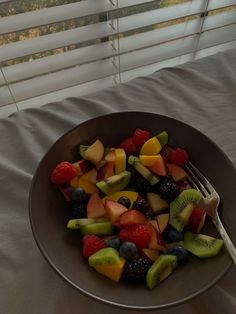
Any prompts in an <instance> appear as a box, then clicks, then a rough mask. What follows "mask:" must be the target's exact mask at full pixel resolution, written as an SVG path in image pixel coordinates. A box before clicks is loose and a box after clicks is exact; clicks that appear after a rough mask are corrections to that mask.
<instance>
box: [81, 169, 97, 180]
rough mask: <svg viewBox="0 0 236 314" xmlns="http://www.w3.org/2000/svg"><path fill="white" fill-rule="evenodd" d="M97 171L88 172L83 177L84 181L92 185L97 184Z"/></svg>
mask: <svg viewBox="0 0 236 314" xmlns="http://www.w3.org/2000/svg"><path fill="white" fill-rule="evenodd" d="M97 173H98V172H97V170H96V169H91V170H89V171H88V172H86V173H85V174H84V175H82V177H80V178H82V179H84V180H86V181H88V182H90V183H96V182H97Z"/></svg>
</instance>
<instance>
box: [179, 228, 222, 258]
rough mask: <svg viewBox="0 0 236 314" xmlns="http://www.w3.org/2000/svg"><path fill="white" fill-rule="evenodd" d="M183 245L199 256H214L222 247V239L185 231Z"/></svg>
mask: <svg viewBox="0 0 236 314" xmlns="http://www.w3.org/2000/svg"><path fill="white" fill-rule="evenodd" d="M184 247H185V249H186V250H187V251H189V252H191V253H192V254H194V255H196V256H197V257H200V258H207V257H213V256H216V255H217V254H218V253H219V252H220V250H221V249H222V247H223V241H222V240H221V239H216V238H213V237H210V236H207V235H204V234H200V233H192V232H185V234H184Z"/></svg>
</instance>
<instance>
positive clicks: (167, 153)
mask: <svg viewBox="0 0 236 314" xmlns="http://www.w3.org/2000/svg"><path fill="white" fill-rule="evenodd" d="M173 151H174V150H173V148H171V147H170V146H168V145H165V146H164V147H163V148H162V150H161V156H162V158H163V159H164V162H165V164H167V163H168V161H170V156H171V154H172V152H173Z"/></svg>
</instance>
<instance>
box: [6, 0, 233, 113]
mask: <svg viewBox="0 0 236 314" xmlns="http://www.w3.org/2000/svg"><path fill="white" fill-rule="evenodd" d="M0 16H1V18H0V66H1V71H0V106H8V107H9V106H13V105H15V106H16V107H17V108H19V109H22V108H27V107H32V106H40V105H43V104H45V103H48V102H50V101H57V100H61V99H63V98H66V97H76V96H81V95H84V94H87V93H90V92H93V91H95V90H98V89H101V88H104V87H107V86H113V85H116V84H119V83H121V82H126V81H128V80H130V79H132V78H134V77H137V76H141V75H147V74H150V73H152V72H154V71H156V70H158V69H160V68H162V67H165V66H174V65H177V64H180V63H183V62H185V61H190V60H194V59H197V58H201V57H204V56H207V55H209V54H213V53H216V52H217V51H221V50H226V49H230V48H233V47H236V0H192V1H187V0H162V1H160V0H159V1H148V0H83V1H75V0H64V1H62V0H47V1H45V0H21V1H15V0H14V1H12V0H0Z"/></svg>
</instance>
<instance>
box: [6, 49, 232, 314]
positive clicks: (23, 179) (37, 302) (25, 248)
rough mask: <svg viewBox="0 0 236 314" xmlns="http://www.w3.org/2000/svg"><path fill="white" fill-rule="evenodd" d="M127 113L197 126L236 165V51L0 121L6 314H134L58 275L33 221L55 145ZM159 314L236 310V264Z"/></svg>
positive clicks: (217, 313)
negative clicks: (32, 202) (85, 125)
mask: <svg viewBox="0 0 236 314" xmlns="http://www.w3.org/2000/svg"><path fill="white" fill-rule="evenodd" d="M153 70H155V69H153ZM126 110H143V111H150V112H157V113H160V114H164V115H168V116H171V117H174V118H177V119H180V120H182V121H184V122H186V123H188V124H190V125H192V126H193V127H195V128H197V129H199V130H200V131H201V132H203V133H205V134H206V135H207V136H208V137H210V138H211V139H212V140H213V141H214V142H215V143H216V144H217V145H219V146H220V147H221V148H222V149H223V150H224V151H225V153H226V154H227V155H228V157H229V158H230V160H231V161H232V162H233V164H234V165H235V166H236V50H230V51H228V52H223V53H218V54H216V55H214V56H210V57H207V58H204V59H200V60H197V61H194V62H190V63H186V64H184V65H182V66H178V67H175V68H165V69H163V70H161V71H158V72H156V73H153V74H152V75H150V76H147V77H140V78H137V79H134V80H132V81H130V82H128V83H126V84H121V85H120V86H118V87H116V88H109V89H105V90H102V91H99V92H97V93H94V94H90V95H88V96H86V97H82V98H69V99H66V100H64V101H61V102H59V103H52V104H48V105H46V106H44V107H42V108H40V109H28V110H25V111H22V112H19V113H15V114H13V115H12V116H10V117H9V118H7V119H2V120H0V199H1V201H0V313H1V314H16V313H23V314H42V313H43V314H52V313H53V314H54V313H55V314H65V313H66V314H68V313H70V314H75V313H80V314H85V313H86V314H90V313H91V314H92V313H93V314H96V313H114V314H118V313H120V314H127V313H128V311H126V310H120V309H117V308H111V307H108V306H107V305H103V304H100V303H97V302H96V301H93V300H91V299H88V298H87V297H85V296H83V295H81V294H80V293H79V292H77V291H75V290H74V289H73V288H71V287H70V286H69V285H67V284H66V283H65V282H64V281H63V280H62V279H61V278H60V277H59V276H58V275H57V274H55V273H54V271H53V270H52V269H51V268H50V267H49V266H48V264H47V263H46V261H45V260H44V258H43V257H42V256H41V254H40V252H39V250H38V248H37V246H36V243H35V241H34V239H33V236H32V232H31V229H30V223H29V218H28V196H29V188H30V184H31V180H32V176H33V174H34V172H35V170H36V168H37V166H38V164H39V161H40V160H41V158H42V157H43V156H44V154H45V153H46V151H47V150H48V149H49V148H50V146H51V145H52V144H53V143H54V141H55V140H57V139H58V138H59V137H60V136H61V135H63V134H64V133H65V132H66V131H68V130H69V129H71V128H72V127H74V126H75V125H77V124H79V123H80V122H82V121H85V120H87V119H90V118H91V117H95V116H99V115H102V114H106V113H110V112H115V111H126ZM108 131H109V130H108ZM203 155H204V152H203ZM235 210H236V209H235ZM235 223H236V222H235ZM176 284H177V283H176ZM155 312H156V313H157V312H158V313H159V312H160V313H163V314H172V313H175V314H183V313H184V314H205V313H214V314H222V313H224V314H233V313H236V268H235V266H233V267H231V269H230V270H229V271H228V272H227V273H226V275H225V276H224V277H223V278H222V279H221V280H220V281H219V282H218V283H217V284H216V285H215V286H214V287H213V288H211V289H210V290H209V291H208V292H206V293H205V294H203V295H201V296H199V297H197V298H195V299H193V300H192V301H190V302H189V303H186V304H183V305H180V306H178V307H175V308H170V309H165V310H160V311H155ZM143 313H145V311H143Z"/></svg>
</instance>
